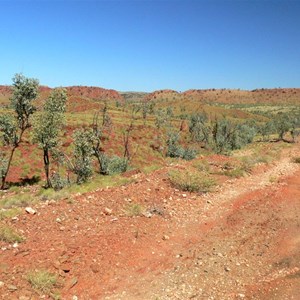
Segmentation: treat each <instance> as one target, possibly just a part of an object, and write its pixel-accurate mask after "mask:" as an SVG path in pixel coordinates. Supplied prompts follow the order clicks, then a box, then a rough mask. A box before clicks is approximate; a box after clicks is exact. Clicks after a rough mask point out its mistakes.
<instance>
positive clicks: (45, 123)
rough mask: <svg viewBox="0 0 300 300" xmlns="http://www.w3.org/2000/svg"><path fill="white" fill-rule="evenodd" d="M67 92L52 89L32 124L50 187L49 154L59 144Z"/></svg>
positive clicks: (34, 139)
mask: <svg viewBox="0 0 300 300" xmlns="http://www.w3.org/2000/svg"><path fill="white" fill-rule="evenodd" d="M66 102H67V92H66V90H65V89H54V90H53V91H52V92H51V94H50V96H49V97H48V99H47V100H46V102H45V105H44V109H43V111H42V112H41V113H40V114H38V115H37V117H36V118H35V120H34V124H33V125H34V126H33V142H34V143H37V144H38V146H39V148H40V149H42V150H43V161H44V169H45V176H46V188H49V187H52V184H51V179H50V155H51V152H52V151H54V150H55V149H56V148H57V147H58V145H59V135H60V132H61V130H62V127H63V125H64V121H65V116H64V114H65V111H66Z"/></svg>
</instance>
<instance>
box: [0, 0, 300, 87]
mask: <svg viewBox="0 0 300 300" xmlns="http://www.w3.org/2000/svg"><path fill="white" fill-rule="evenodd" d="M0 17H1V22H0V41H1V42H0V84H11V78H12V77H13V76H14V74H15V73H19V72H22V73H23V74H24V75H25V76H28V77H35V78H38V79H39V80H40V83H41V84H44V85H48V86H51V87H55V86H69V85H88V86H101V87H105V88H112V89H116V90H120V91H153V90H157V89H165V88H169V89H175V90H178V91H184V90H187V89H191V88H197V89H205V88H241V89H254V88H262V87H264V88H272V87H300V1H288V0H283V1H271V0H270V1H267V0H261V1H253V0H252V1H246V0H244V1H242V0H240V1H233V0H232V1H225V0H224V1H213V0H212V1H209V0H207V1H201V0H198V1H188V0H181V1H175V0H173V1H172V0H169V1H168V0H166V1H159V0H157V1H143V0H139V1H138V0H136V1H127V0H123V1H100V0H98V1H42V0H41V1H38V0H36V1H21V0H19V1H13V0H11V1H5V0H4V1H3V0H0Z"/></svg>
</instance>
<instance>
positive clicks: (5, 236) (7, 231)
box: [0, 225, 24, 243]
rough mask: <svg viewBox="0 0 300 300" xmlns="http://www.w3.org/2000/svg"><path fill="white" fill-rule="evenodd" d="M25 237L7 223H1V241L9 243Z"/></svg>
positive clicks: (19, 240) (20, 240)
mask: <svg viewBox="0 0 300 300" xmlns="http://www.w3.org/2000/svg"><path fill="white" fill-rule="evenodd" d="M23 240H24V238H23V237H22V236H20V235H19V234H18V233H17V232H16V231H15V230H14V229H12V228H11V227H9V226H7V225H0V241H4V242H7V243H15V242H18V243H20V242H22V241H23Z"/></svg>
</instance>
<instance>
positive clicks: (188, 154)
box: [182, 148, 197, 160]
mask: <svg viewBox="0 0 300 300" xmlns="http://www.w3.org/2000/svg"><path fill="white" fill-rule="evenodd" d="M196 156H197V151H196V150H195V149H192V148H185V149H184V151H183V153H182V158H183V159H185V160H192V159H194V158H195V157H196Z"/></svg>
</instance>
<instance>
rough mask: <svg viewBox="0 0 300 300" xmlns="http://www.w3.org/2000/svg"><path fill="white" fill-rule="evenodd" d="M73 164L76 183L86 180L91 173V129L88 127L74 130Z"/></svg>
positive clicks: (92, 137) (92, 136)
mask: <svg viewBox="0 0 300 300" xmlns="http://www.w3.org/2000/svg"><path fill="white" fill-rule="evenodd" d="M73 138H74V146H75V148H74V166H73V172H74V173H75V174H76V175H77V179H76V183H77V184H81V183H83V182H86V181H87V180H88V179H89V178H90V177H91V176H92V174H93V170H92V159H91V157H92V155H93V139H94V135H93V131H92V129H90V128H87V129H78V130H76V131H75V132H74V135H73Z"/></svg>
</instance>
